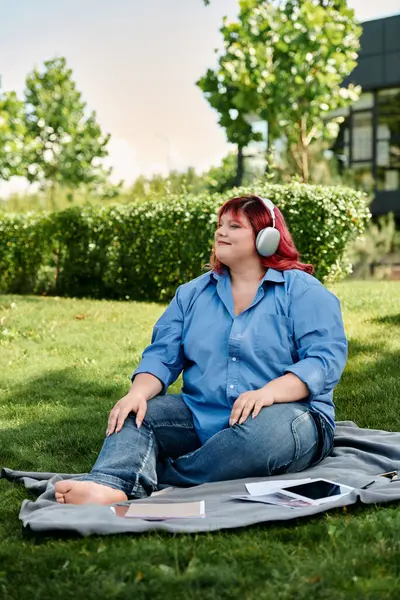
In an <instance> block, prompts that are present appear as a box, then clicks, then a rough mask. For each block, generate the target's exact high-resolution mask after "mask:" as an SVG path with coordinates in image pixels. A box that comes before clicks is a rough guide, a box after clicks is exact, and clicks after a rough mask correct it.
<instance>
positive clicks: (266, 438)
mask: <svg viewBox="0 0 400 600" xmlns="http://www.w3.org/2000/svg"><path fill="white" fill-rule="evenodd" d="M332 445H333V429H332V427H331V426H330V425H329V424H328V423H327V422H326V421H325V419H324V418H323V417H321V416H319V415H318V414H317V413H313V412H311V411H310V410H309V408H308V406H307V404H304V403H301V402H291V403H287V404H273V405H272V406H269V407H265V408H263V409H262V410H261V412H260V413H259V415H258V416H257V417H256V418H255V419H252V418H251V416H250V417H249V418H248V419H247V420H246V421H245V422H244V423H242V425H239V424H236V425H234V426H233V427H228V428H226V429H223V430H222V431H219V432H218V433H216V434H215V435H213V436H212V437H211V438H210V439H209V440H207V441H206V443H205V444H204V445H201V443H200V440H199V438H198V437H197V434H196V430H195V428H194V425H193V418H192V413H191V411H190V409H189V408H188V407H187V406H186V404H185V403H184V401H183V400H182V398H181V397H180V396H179V395H178V394H168V395H165V396H156V397H155V398H153V399H152V400H150V401H149V402H148V405H147V412H146V416H145V418H144V420H143V423H142V426H141V428H140V429H138V428H137V427H136V423H135V415H134V414H133V413H131V414H130V415H129V416H128V418H127V419H126V421H125V423H124V426H123V428H122V429H121V431H120V432H119V433H114V434H112V435H111V436H109V437H107V438H106V439H105V441H104V444H103V447H102V449H101V452H100V454H99V456H98V459H97V461H96V463H95V465H94V467H93V468H92V470H91V472H90V473H89V474H88V475H84V476H81V477H80V478H79V479H81V480H82V479H83V480H86V481H94V482H96V483H101V484H103V485H107V486H109V487H112V488H114V489H117V490H121V491H123V492H125V494H126V495H127V496H128V498H143V497H145V496H148V495H150V494H151V493H152V492H153V491H156V490H157V489H159V486H160V487H163V486H165V485H173V486H182V487H187V486H192V485H197V484H201V483H206V482H210V481H223V480H227V479H241V478H245V477H268V476H269V475H277V474H281V473H295V472H297V471H302V470H303V469H306V468H307V467H310V466H312V465H314V464H316V463H317V462H319V461H320V460H322V459H323V458H324V457H325V456H326V455H327V454H328V452H329V451H330V449H331V448H332Z"/></svg>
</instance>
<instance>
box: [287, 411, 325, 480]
mask: <svg viewBox="0 0 400 600" xmlns="http://www.w3.org/2000/svg"><path fill="white" fill-rule="evenodd" d="M292 434H293V439H294V445H295V452H294V458H293V461H292V463H291V464H290V466H289V468H288V469H287V471H286V472H287V473H296V472H297V471H302V470H303V469H306V468H307V467H309V466H311V465H312V463H313V460H314V459H315V456H316V455H317V452H318V447H319V433H318V429H317V426H316V423H315V420H314V418H313V416H312V414H311V412H310V411H308V410H307V411H305V412H303V413H302V414H301V415H299V416H298V417H296V418H295V419H294V421H293V422H292Z"/></svg>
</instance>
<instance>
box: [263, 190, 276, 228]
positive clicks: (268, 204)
mask: <svg viewBox="0 0 400 600" xmlns="http://www.w3.org/2000/svg"><path fill="white" fill-rule="evenodd" d="M259 198H260V200H261V201H262V203H263V204H264V206H265V207H266V208H267V209H268V210H269V212H270V213H271V217H272V227H275V204H274V203H273V202H272V201H271V200H269V198H261V196H259Z"/></svg>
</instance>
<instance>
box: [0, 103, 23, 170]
mask: <svg viewBox="0 0 400 600" xmlns="http://www.w3.org/2000/svg"><path fill="white" fill-rule="evenodd" d="M24 136H25V123H24V107H23V103H22V102H20V101H19V100H18V98H17V96H16V94H15V92H7V93H4V94H0V179H4V180H6V181H7V180H8V179H10V177H12V176H13V175H22V174H23V170H24Z"/></svg>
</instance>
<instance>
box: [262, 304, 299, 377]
mask: <svg viewBox="0 0 400 600" xmlns="http://www.w3.org/2000/svg"><path fill="white" fill-rule="evenodd" d="M254 349H255V351H256V354H257V356H259V357H260V358H263V359H264V360H267V361H268V362H274V363H280V364H284V365H290V364H292V363H293V360H294V354H295V348H294V341H293V319H290V318H289V317H285V316H283V315H268V314H267V315H263V317H262V319H261V320H260V321H259V322H258V324H257V331H256V333H255V339H254Z"/></svg>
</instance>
